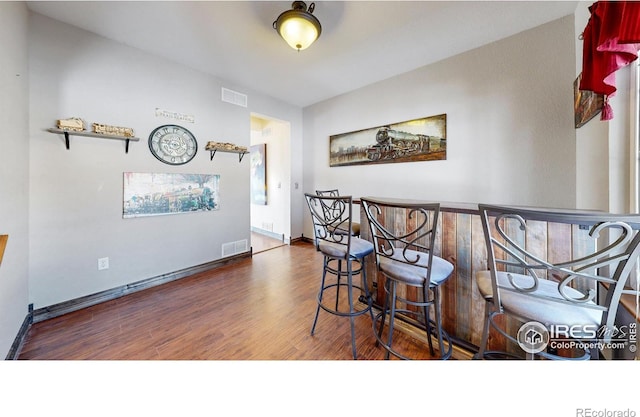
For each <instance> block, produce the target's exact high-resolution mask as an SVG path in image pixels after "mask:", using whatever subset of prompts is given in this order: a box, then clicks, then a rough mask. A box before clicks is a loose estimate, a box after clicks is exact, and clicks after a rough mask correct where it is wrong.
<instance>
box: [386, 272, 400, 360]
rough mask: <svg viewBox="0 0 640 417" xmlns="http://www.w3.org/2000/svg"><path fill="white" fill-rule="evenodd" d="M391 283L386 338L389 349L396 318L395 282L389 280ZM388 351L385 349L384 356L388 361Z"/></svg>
mask: <svg viewBox="0 0 640 417" xmlns="http://www.w3.org/2000/svg"><path fill="white" fill-rule="evenodd" d="M389 281H392V282H391V313H390V314H389V335H388V337H387V347H388V348H389V349H391V344H392V342H393V322H394V320H395V317H396V286H397V284H396V282H395V281H393V280H389ZM389 353H390V352H389V350H388V349H387V353H386V354H385V355H384V358H385V359H389Z"/></svg>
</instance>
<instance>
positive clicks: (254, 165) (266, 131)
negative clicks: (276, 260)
mask: <svg viewBox="0 0 640 417" xmlns="http://www.w3.org/2000/svg"><path fill="white" fill-rule="evenodd" d="M290 132H291V125H290V123H289V122H286V121H282V120H277V119H274V118H272V117H268V116H264V115H258V114H251V140H250V144H251V148H250V154H249V157H250V166H251V175H250V178H251V186H250V190H251V191H250V192H251V199H250V201H251V250H252V252H253V253H259V252H263V251H265V250H269V249H273V248H276V247H279V246H283V245H286V244H288V243H289V239H288V238H287V237H288V236H290V235H291V189H290V183H291V181H290V179H291V161H290V155H291V151H290V136H291V133H290Z"/></svg>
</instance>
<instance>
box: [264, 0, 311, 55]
mask: <svg viewBox="0 0 640 417" xmlns="http://www.w3.org/2000/svg"><path fill="white" fill-rule="evenodd" d="M315 7H316V4H315V3H311V4H310V5H309V9H307V4H306V3H305V2H303V1H294V2H293V3H292V4H291V10H287V11H286V12H283V13H281V14H280V16H278V18H277V19H276V21H275V22H273V28H274V29H275V30H277V31H278V33H279V34H280V36H282V39H284V40H285V41H286V42H287V43H288V44H289V46H291V47H292V48H293V49H297V50H298V51H301V50H303V49H307V48H308V47H309V46H310V45H311V44H312V43H313V42H314V41H315V40H316V39H318V37H319V36H320V32H322V27H321V26H320V21H318V19H316V17H315V16H314V15H312V14H311V13H313V10H314V9H315Z"/></svg>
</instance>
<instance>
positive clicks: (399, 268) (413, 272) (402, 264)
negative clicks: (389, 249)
mask: <svg viewBox="0 0 640 417" xmlns="http://www.w3.org/2000/svg"><path fill="white" fill-rule="evenodd" d="M416 259H417V262H415V263H407V262H410V261H414V260H416ZM428 261H429V255H428V254H427V253H425V252H418V251H414V250H407V251H405V252H404V254H403V252H402V250H398V249H396V250H395V251H394V253H393V255H392V256H391V257H390V258H387V257H384V256H380V270H381V271H382V272H384V273H385V275H387V276H388V277H390V278H392V279H395V280H397V281H401V282H404V283H406V284H409V285H414V286H421V285H423V284H424V282H425V280H426V279H427V269H426V267H427V262H428ZM452 272H453V265H452V264H451V263H450V262H447V261H445V260H444V259H442V258H440V257H438V256H435V255H434V256H433V260H432V261H431V285H440V284H442V283H443V282H444V281H445V280H446V279H447V278H449V276H450V275H451V273H452Z"/></svg>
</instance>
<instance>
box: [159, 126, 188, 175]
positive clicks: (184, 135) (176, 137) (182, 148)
mask: <svg viewBox="0 0 640 417" xmlns="http://www.w3.org/2000/svg"><path fill="white" fill-rule="evenodd" d="M149 149H150V150H151V153H152V154H153V156H155V157H156V158H158V160H160V161H162V162H164V163H165V164H169V165H182V164H186V163H187V162H189V161H191V160H192V159H193V157H194V156H196V152H198V142H197V141H196V137H195V136H193V134H192V133H191V132H189V131H188V130H187V129H185V128H184V127H182V126H178V125H163V126H160V127H157V128H156V129H154V130H153V132H151V134H150V135H149Z"/></svg>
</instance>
